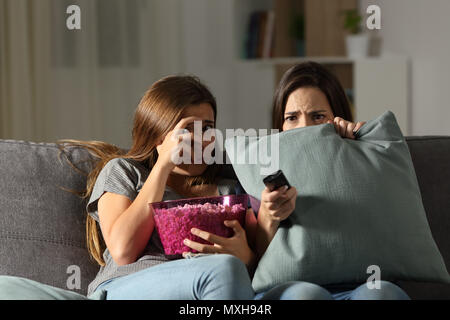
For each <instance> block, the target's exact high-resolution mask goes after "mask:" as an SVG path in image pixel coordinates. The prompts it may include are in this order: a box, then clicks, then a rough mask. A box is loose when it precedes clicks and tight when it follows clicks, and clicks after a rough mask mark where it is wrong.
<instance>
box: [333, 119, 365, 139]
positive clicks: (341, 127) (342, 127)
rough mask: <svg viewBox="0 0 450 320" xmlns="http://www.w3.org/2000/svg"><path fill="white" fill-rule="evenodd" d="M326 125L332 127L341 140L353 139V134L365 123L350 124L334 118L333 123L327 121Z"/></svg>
mask: <svg viewBox="0 0 450 320" xmlns="http://www.w3.org/2000/svg"><path fill="white" fill-rule="evenodd" d="M327 123H331V124H333V125H334V128H335V129H336V132H337V134H339V135H340V136H341V137H342V138H348V139H355V135H354V133H355V132H356V131H358V130H359V129H360V128H361V127H362V126H363V125H364V124H365V123H366V122H364V121H363V122H350V121H347V120H344V119H342V118H340V117H335V118H334V120H333V121H331V120H328V121H327Z"/></svg>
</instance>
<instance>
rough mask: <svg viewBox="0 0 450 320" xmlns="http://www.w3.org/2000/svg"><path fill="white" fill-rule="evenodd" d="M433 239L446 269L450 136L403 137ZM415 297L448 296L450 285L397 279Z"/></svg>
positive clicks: (449, 245) (449, 252)
mask: <svg viewBox="0 0 450 320" xmlns="http://www.w3.org/2000/svg"><path fill="white" fill-rule="evenodd" d="M406 141H407V142H408V147H409V151H410V153H411V158H412V160H413V163H414V169H415V171H416V175H417V180H418V182H419V187H420V192H421V195H422V201H423V205H424V207H425V211H426V213H427V218H428V223H429V225H430V229H431V232H432V234H433V237H434V240H435V241H436V244H437V246H438V248H439V250H440V252H441V254H442V257H443V258H444V261H445V264H446V266H447V271H450V237H449V236H448V235H449V232H450V137H449V136H420V137H407V138H406ZM399 284H400V286H401V287H402V288H403V289H405V290H406V292H407V293H408V294H409V295H410V297H412V298H415V299H450V285H448V284H436V283H414V282H400V283H399Z"/></svg>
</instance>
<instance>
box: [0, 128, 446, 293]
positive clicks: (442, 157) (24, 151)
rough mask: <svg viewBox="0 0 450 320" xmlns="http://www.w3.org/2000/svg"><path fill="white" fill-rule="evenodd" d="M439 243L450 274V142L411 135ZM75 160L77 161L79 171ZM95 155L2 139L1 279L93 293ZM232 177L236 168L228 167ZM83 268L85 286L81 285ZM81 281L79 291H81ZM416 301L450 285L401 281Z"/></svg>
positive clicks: (433, 229)
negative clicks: (89, 193) (88, 186)
mask: <svg viewBox="0 0 450 320" xmlns="http://www.w3.org/2000/svg"><path fill="white" fill-rule="evenodd" d="M407 141H408V145H409V148H410V151H411V155H412V159H413V162H414V166H415V169H416V174H417V177H418V181H419V184H420V189H421V192H422V198H423V203H424V206H425V209H426V212H427V216H428V221H429V224H430V227H431V231H432V233H433V236H434V239H435V241H436V242H437V245H438V247H439V249H440V251H441V253H442V255H443V257H444V260H445V263H446V265H447V269H450V237H448V233H449V231H450V137H442V136H440V137H438V136H435V137H433V136H427V137H408V138H407ZM67 158H68V159H71V160H72V161H74V162H75V163H77V167H78V168H79V170H80V171H76V170H74V169H73V168H72V167H71V166H70V165H69V164H68V163H67ZM94 160H95V159H94V158H93V157H92V156H91V155H90V154H89V153H88V152H87V151H85V150H84V149H80V148H75V147H72V148H70V149H69V150H68V151H67V152H65V153H63V154H61V155H59V149H58V148H57V146H56V144H53V143H33V142H26V141H16V140H0V188H1V193H0V217H1V218H0V274H1V275H14V276H20V277H25V278H29V279H32V280H36V281H39V282H42V283H45V284H49V285H52V286H55V287H59V288H63V289H70V290H72V291H74V292H77V293H81V294H86V292H87V286H88V284H89V282H90V281H91V280H92V279H93V278H94V277H95V274H96V273H97V270H98V266H97V265H96V263H94V262H93V261H92V260H91V259H90V258H89V255H88V253H87V249H86V245H85V242H86V241H85V213H84V208H85V203H84V202H83V201H81V199H80V198H79V197H77V196H76V195H74V194H72V193H69V192H67V191H65V190H64V189H71V190H82V189H83V187H84V185H85V182H86V177H85V175H83V174H82V173H81V172H88V171H89V170H90V168H92V165H93V163H94ZM226 172H228V173H225V174H226V175H230V174H231V172H232V170H231V171H230V170H229V168H228V170H226ZM78 271H79V275H80V280H81V282H80V283H79V284H80V285H79V286H78V285H77V282H76V281H75V282H74V281H73V279H74V276H77V273H78ZM74 284H75V286H74ZM399 285H400V286H401V287H402V288H403V289H405V290H406V292H407V293H408V294H409V295H410V297H411V298H413V299H450V285H446V284H434V283H416V282H399Z"/></svg>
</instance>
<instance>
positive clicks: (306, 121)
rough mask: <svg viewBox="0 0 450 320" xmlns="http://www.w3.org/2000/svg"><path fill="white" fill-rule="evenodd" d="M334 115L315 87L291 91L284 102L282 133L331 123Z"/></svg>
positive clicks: (323, 96) (325, 99)
mask: <svg viewBox="0 0 450 320" xmlns="http://www.w3.org/2000/svg"><path fill="white" fill-rule="evenodd" d="M333 119H334V114H333V111H332V110H331V106H330V104H329V102H328V99H327V97H326V96H325V94H324V93H323V92H322V91H321V90H320V89H318V88H315V87H302V88H298V89H296V90H295V91H293V92H292V93H291V94H290V95H289V97H288V100H287V102H286V108H285V111H284V121H283V131H286V130H291V129H295V128H302V127H307V126H314V125H318V124H323V123H326V122H327V121H328V120H331V121H333Z"/></svg>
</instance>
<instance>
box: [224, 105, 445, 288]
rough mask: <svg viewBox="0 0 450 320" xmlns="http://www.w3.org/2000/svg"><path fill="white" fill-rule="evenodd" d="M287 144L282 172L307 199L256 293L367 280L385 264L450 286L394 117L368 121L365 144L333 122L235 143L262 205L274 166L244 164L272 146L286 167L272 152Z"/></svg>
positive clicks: (392, 275)
mask: <svg viewBox="0 0 450 320" xmlns="http://www.w3.org/2000/svg"><path fill="white" fill-rule="evenodd" d="M238 139H242V140H244V143H243V144H240V143H239V140H238ZM277 141H278V142H279V169H282V170H283V172H284V173H285V175H286V177H287V179H288V181H289V182H290V183H291V184H292V185H293V186H295V188H296V189H297V191H298V197H297V200H296V208H295V211H294V212H293V213H292V214H291V215H290V217H289V218H288V219H287V220H285V221H282V223H281V224H280V227H279V229H278V231H277V232H276V234H275V237H274V238H273V240H272V242H271V243H270V245H269V247H268V248H267V251H266V252H265V254H264V255H263V256H262V257H261V260H260V262H259V264H258V267H257V269H256V272H255V275H254V278H253V287H254V289H255V291H256V292H262V291H265V290H267V289H270V288H271V287H273V286H275V285H278V284H281V283H284V282H286V281H292V280H300V281H308V282H313V283H316V284H319V285H327V284H340V283H364V282H366V281H367V279H368V278H369V277H370V276H371V275H372V273H371V272H370V273H368V267H369V266H372V265H376V266H379V267H380V271H381V279H384V280H390V281H392V280H400V279H402V280H417V281H430V282H447V283H448V282H450V277H449V274H448V273H447V270H446V267H445V264H444V261H443V259H442V256H441V254H440V252H439V250H438V248H437V246H436V243H435V242H434V240H433V237H432V235H431V231H430V228H429V226H428V221H427V218H426V215H425V210H424V207H423V204H422V198H421V194H420V190H419V187H418V183H417V177H416V175H415V171H414V167H413V163H412V160H411V156H410V154H409V149H408V146H407V144H406V141H405V139H404V137H403V135H402V133H401V131H400V128H399V126H398V124H397V121H396V119H395V116H394V114H393V113H392V112H385V113H384V114H383V115H381V116H380V117H378V118H377V119H375V120H371V121H368V122H367V123H366V124H365V125H364V126H363V127H362V128H361V129H360V130H359V131H358V133H357V140H351V139H343V138H341V137H340V136H339V135H338V134H337V133H336V132H335V129H334V127H333V125H332V124H323V125H317V126H311V127H305V128H298V129H294V130H289V131H285V132H281V133H278V134H273V135H269V136H262V137H258V138H254V137H244V138H243V137H234V138H232V139H227V140H226V142H225V148H226V151H227V154H228V156H229V158H230V160H231V162H232V164H233V168H234V170H235V172H236V174H237V176H238V178H239V181H240V182H241V184H242V186H243V187H244V189H245V190H246V191H247V193H249V194H250V195H252V196H254V197H256V198H258V199H260V197H261V191H262V190H263V188H264V184H263V183H262V179H263V178H264V174H263V175H262V174H261V172H263V171H262V170H261V169H267V168H266V166H264V165H262V163H264V161H265V160H264V159H263V160H262V161H260V162H258V163H257V164H241V163H240V162H239V163H238V162H237V159H238V156H239V157H241V156H244V155H245V156H246V157H247V158H248V157H249V156H250V155H253V156H254V155H255V154H258V155H259V151H260V150H263V151H265V150H266V149H267V151H268V154H269V156H270V157H271V159H272V160H273V162H274V163H276V154H275V153H273V152H272V153H271V152H270V151H271V149H270V147H269V145H270V144H271V143H276V142H277ZM237 149H239V150H237ZM275 151H276V150H275ZM263 153H264V152H263ZM253 159H254V158H253ZM276 169H278V168H272V170H273V171H275V170H276ZM265 174H268V173H267V170H266V173H265ZM369 271H370V270H369Z"/></svg>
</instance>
